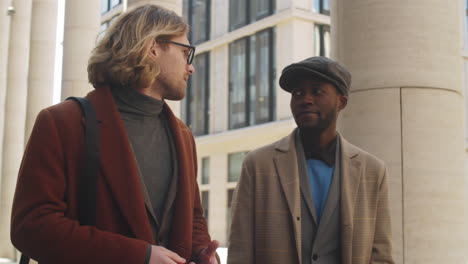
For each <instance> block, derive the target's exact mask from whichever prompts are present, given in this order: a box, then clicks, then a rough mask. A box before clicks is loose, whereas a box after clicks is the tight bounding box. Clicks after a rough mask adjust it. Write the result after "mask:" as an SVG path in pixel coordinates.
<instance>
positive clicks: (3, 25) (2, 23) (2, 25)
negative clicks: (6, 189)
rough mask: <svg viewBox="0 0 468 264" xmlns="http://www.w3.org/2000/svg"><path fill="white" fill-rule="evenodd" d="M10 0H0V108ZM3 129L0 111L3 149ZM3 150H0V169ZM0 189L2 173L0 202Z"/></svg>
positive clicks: (3, 90)
mask: <svg viewBox="0 0 468 264" xmlns="http://www.w3.org/2000/svg"><path fill="white" fill-rule="evenodd" d="M8 7H10V1H0V14H2V15H1V16H0V36H2V37H1V38H0V109H5V95H6V87H7V72H8V46H9V44H10V24H11V15H12V13H11V12H8V11H7V10H8ZM4 129H5V113H0V150H3V131H4ZM2 157H3V152H0V171H1V168H2ZM1 190H2V175H1V174H0V202H1V193H2V192H1Z"/></svg>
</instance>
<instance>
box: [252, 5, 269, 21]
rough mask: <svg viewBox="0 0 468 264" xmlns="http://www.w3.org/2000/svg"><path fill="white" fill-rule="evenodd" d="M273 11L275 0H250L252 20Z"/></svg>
mask: <svg viewBox="0 0 468 264" xmlns="http://www.w3.org/2000/svg"><path fill="white" fill-rule="evenodd" d="M272 13H273V1H271V0H250V17H251V18H252V19H251V20H252V21H256V20H259V19H262V18H264V17H266V16H269V15H271V14H272Z"/></svg>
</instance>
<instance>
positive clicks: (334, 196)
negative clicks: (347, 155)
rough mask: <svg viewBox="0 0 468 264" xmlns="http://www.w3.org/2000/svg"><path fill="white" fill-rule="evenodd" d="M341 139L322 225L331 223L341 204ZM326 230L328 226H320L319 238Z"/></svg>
mask: <svg viewBox="0 0 468 264" xmlns="http://www.w3.org/2000/svg"><path fill="white" fill-rule="evenodd" d="M340 145H341V144H340V138H339V137H338V141H337V145H336V148H337V151H335V160H336V162H335V169H334V171H333V178H332V183H331V185H330V190H329V191H328V197H327V202H326V204H325V208H324V209H323V214H322V218H321V219H320V223H330V218H331V217H332V215H333V213H334V212H335V210H336V207H337V206H338V204H339V198H340V185H341V183H340V182H341V181H340V175H341V160H340V156H341V155H340V151H339V149H340ZM325 229H326V225H325V224H323V225H319V228H318V230H317V236H316V237H317V238H319V237H320V236H322V235H323V232H324V230H325ZM316 241H320V239H316Z"/></svg>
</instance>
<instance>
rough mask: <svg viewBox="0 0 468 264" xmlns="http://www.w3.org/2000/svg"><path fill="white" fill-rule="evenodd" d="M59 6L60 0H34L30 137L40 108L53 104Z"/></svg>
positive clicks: (27, 133)
mask: <svg viewBox="0 0 468 264" xmlns="http://www.w3.org/2000/svg"><path fill="white" fill-rule="evenodd" d="M57 10H58V1H57V0H34V1H33V9H32V23H31V47H30V48H31V55H30V58H29V78H28V108H27V115H26V133H25V135H26V139H28V138H29V135H30V133H31V130H32V128H33V126H34V121H35V120H36V116H37V114H38V113H39V111H40V110H41V109H43V108H45V107H47V106H50V105H51V104H52V99H53V93H54V70H55V68H54V66H55V46H56V45H55V44H56V43H55V42H56V38H57V36H56V35H57V34H56V33H57Z"/></svg>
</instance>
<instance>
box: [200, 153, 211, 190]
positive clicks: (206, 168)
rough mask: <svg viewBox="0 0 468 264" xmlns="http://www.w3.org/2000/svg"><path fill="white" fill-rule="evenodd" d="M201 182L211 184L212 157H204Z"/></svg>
mask: <svg viewBox="0 0 468 264" xmlns="http://www.w3.org/2000/svg"><path fill="white" fill-rule="evenodd" d="M201 163H202V166H201V181H202V184H209V183H210V157H204V158H202V160H201Z"/></svg>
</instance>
